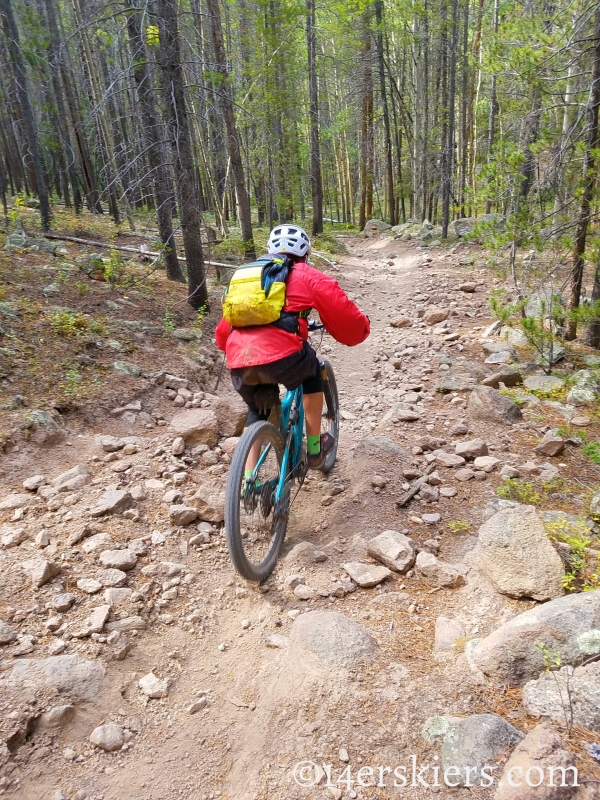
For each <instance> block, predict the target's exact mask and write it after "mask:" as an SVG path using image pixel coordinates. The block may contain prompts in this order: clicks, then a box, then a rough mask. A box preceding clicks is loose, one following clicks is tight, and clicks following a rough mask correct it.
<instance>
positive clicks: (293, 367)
mask: <svg viewBox="0 0 600 800" xmlns="http://www.w3.org/2000/svg"><path fill="white" fill-rule="evenodd" d="M231 382H232V383H233V388H234V389H235V390H236V392H238V394H240V395H241V397H242V399H243V400H244V401H245V403H246V404H247V406H248V418H247V420H246V425H251V424H252V423H253V422H257V421H258V420H261V419H268V417H269V413H270V411H271V408H273V406H275V405H277V402H278V399H279V384H283V386H285V388H286V389H288V390H290V391H293V390H294V389H297V388H298V386H300V384H302V390H303V392H304V394H316V393H317V392H322V391H323V382H322V380H321V369H320V367H319V360H318V358H317V354H316V353H315V351H314V350H313V349H312V347H311V346H310V345H309V344H308V342H304V343H303V345H302V350H298V352H297V353H292V355H290V356H286V357H285V358H280V359H279V360H278V361H272V362H271V363H270V364H261V365H259V366H256V367H240V368H238V369H232V370H231Z"/></svg>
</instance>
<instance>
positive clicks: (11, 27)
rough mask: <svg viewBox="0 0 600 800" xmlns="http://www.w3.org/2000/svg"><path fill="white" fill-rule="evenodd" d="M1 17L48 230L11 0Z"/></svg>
mask: <svg viewBox="0 0 600 800" xmlns="http://www.w3.org/2000/svg"><path fill="white" fill-rule="evenodd" d="M0 17H2V26H3V28H4V33H5V35H6V38H7V40H8V51H9V53H10V59H11V61H12V65H13V69H14V72H15V83H16V87H17V96H18V98H19V104H20V106H21V113H22V114H23V123H24V126H25V135H26V137H27V146H28V150H29V154H30V156H31V160H32V162H33V170H34V173H35V181H36V184H37V193H38V197H39V200H40V216H41V220H42V228H43V229H44V230H45V231H47V230H49V228H50V198H49V196H48V188H47V186H46V176H45V175H44V167H43V164H42V156H41V153H40V146H39V140H38V135H37V129H36V126H35V120H34V117H33V109H32V107H31V102H30V100H29V84H28V81H27V72H26V70H25V60H24V58H23V53H22V51H21V45H20V42H19V32H18V30H17V23H16V21H15V17H14V13H13V8H12V0H0Z"/></svg>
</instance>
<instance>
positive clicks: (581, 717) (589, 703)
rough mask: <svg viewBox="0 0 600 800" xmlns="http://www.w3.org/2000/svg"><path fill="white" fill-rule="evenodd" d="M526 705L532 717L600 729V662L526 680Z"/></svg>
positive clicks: (562, 669) (591, 729)
mask: <svg viewBox="0 0 600 800" xmlns="http://www.w3.org/2000/svg"><path fill="white" fill-rule="evenodd" d="M598 635H599V639H600V631H599V634H598ZM523 705H524V706H525V709H526V711H527V713H528V714H530V715H531V716H532V717H548V718H549V719H551V720H552V722H556V723H558V724H559V725H561V726H564V727H567V726H568V725H578V726H579V727H580V728H587V730H589V731H599V732H600V663H599V662H595V663H591V664H587V665H586V666H583V667H575V668H573V667H571V666H566V667H561V668H560V669H559V670H558V671H557V672H549V673H543V674H542V675H541V676H540V677H539V679H538V680H537V681H530V682H529V683H527V684H525V687H524V688H523Z"/></svg>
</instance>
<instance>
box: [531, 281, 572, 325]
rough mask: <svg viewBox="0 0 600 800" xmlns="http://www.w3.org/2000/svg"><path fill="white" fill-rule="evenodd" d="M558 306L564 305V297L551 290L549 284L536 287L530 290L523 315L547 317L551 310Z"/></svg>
mask: <svg viewBox="0 0 600 800" xmlns="http://www.w3.org/2000/svg"><path fill="white" fill-rule="evenodd" d="M560 306H564V298H563V297H561V296H560V295H559V294H557V293H556V292H554V291H552V287H551V286H549V287H547V288H544V289H537V290H536V291H535V292H532V293H531V294H530V295H529V298H528V299H527V303H526V304H525V315H526V316H527V317H535V318H536V319H540V318H542V317H543V318H544V319H549V318H550V317H551V316H552V314H553V312H554V311H556V309H557V308H559V307H560Z"/></svg>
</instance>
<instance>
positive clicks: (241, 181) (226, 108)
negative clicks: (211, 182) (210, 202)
mask: <svg viewBox="0 0 600 800" xmlns="http://www.w3.org/2000/svg"><path fill="white" fill-rule="evenodd" d="M206 8H207V10H208V14H209V17H210V30H211V35H212V43H213V48H214V52H215V59H216V70H217V73H218V74H219V75H220V76H221V81H220V83H219V90H218V96H219V101H220V104H221V112H222V114H223V117H224V119H225V128H226V130H227V145H228V150H229V158H230V161H231V170H232V172H233V183H234V186H235V196H236V200H237V206H238V209H239V220H240V227H241V229H242V239H243V240H244V252H245V254H246V258H252V259H254V258H256V251H255V248H254V239H253V237H252V219H251V216H250V195H249V193H248V190H247V188H246V180H245V178H244V165H243V163H242V153H241V149H240V141H239V136H238V131H237V127H236V124H235V116H234V113H233V95H232V89H231V82H230V79H229V70H228V69H227V56H226V54H225V45H224V44H223V27H222V24H221V10H220V8H219V0H206Z"/></svg>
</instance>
